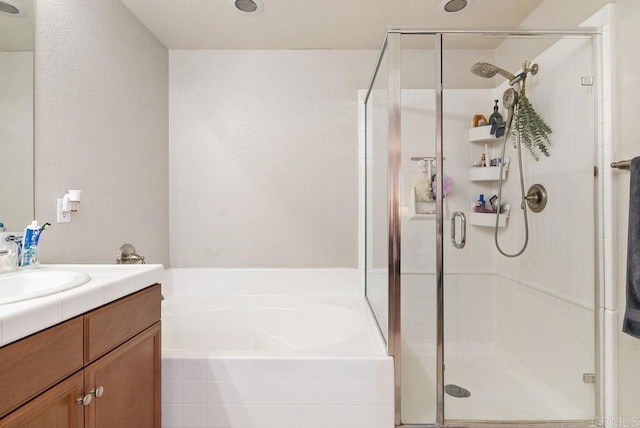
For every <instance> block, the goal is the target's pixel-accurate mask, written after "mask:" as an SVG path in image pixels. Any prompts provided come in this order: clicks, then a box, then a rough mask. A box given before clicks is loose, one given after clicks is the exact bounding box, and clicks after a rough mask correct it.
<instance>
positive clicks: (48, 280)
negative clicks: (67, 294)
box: [0, 269, 91, 305]
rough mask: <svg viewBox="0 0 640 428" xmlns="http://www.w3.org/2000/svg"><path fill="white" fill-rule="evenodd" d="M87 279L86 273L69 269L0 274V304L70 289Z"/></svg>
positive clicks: (88, 278)
mask: <svg viewBox="0 0 640 428" xmlns="http://www.w3.org/2000/svg"><path fill="white" fill-rule="evenodd" d="M89 280H91V277H90V276H89V275H87V274H86V273H84V272H75V271H71V270H49V269H34V270H23V271H19V272H16V273H11V274H7V275H0V305H4V304H6V303H15V302H22V301H24V300H29V299H35V298H36V297H43V296H48V295H50V294H55V293H59V292H61V291H65V290H70V289H72V288H75V287H79V286H81V285H83V284H86V283H87V282H89Z"/></svg>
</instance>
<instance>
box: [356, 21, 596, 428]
mask: <svg viewBox="0 0 640 428" xmlns="http://www.w3.org/2000/svg"><path fill="white" fill-rule="evenodd" d="M599 37H600V35H599V34H598V33H597V31H596V30H593V29H579V30H570V31H535V32H533V31H482V32H469V31H431V30H415V29H413V30H403V29H392V30H389V31H388V33H387V35H386V37H385V41H384V44H383V47H382V49H381V52H380V55H379V59H378V62H377V64H376V67H375V72H374V74H373V78H372V80H371V84H370V87H369V88H368V90H367V92H366V95H365V96H364V102H363V103H362V106H361V108H362V109H363V110H364V114H363V115H362V119H361V123H360V127H361V135H363V136H364V156H363V165H362V168H363V171H364V172H363V174H362V177H363V181H364V183H363V185H364V189H366V190H365V197H364V199H365V200H364V206H365V207H364V208H365V209H364V221H365V228H364V234H365V244H364V253H365V255H364V260H365V266H366V268H365V282H366V297H367V300H368V302H369V305H370V307H371V309H372V312H373V314H374V317H375V318H376V321H377V323H378V326H379V328H380V331H381V333H382V335H383V337H384V340H385V342H386V345H387V350H388V353H389V355H392V356H393V357H394V367H395V415H396V416H395V417H396V425H415V426H447V425H450V426H472V425H473V426H475V425H478V424H479V425H482V424H484V425H488V426H495V424H496V423H498V422H499V423H500V424H501V426H528V425H532V424H534V425H536V426H537V425H549V426H591V424H590V421H591V420H592V418H594V417H595V416H597V415H598V414H599V412H600V402H599V393H598V391H597V388H596V383H597V382H598V379H599V376H600V373H599V371H600V370H599V357H598V355H599V345H598V344H599V341H600V338H599V334H598V331H599V330H598V328H597V326H598V325H599V319H598V318H599V317H598V311H597V310H596V309H597V308H598V307H599V306H600V301H599V300H600V299H599V294H598V292H597V281H596V278H597V266H598V263H597V260H598V258H597V257H598V254H597V245H596V242H597V238H598V237H597V212H598V211H597V209H598V208H597V205H596V189H597V188H596V178H595V177H594V167H595V166H597V165H598V163H599V162H601V156H600V154H599V152H598V150H597V148H598V147H599V145H598V135H599V134H598V126H597V118H596V107H597V106H596V102H597V100H598V99H599V97H598V90H599V88H598V78H599V76H600V74H601V73H600V70H599V69H600V65H599V64H600V62H599V61H600V59H599V56H600V53H599V50H598V46H599ZM478 63H479V65H476V64H478ZM533 64H537V67H535V68H536V70H535V73H534V72H531V71H532V70H533V68H534V67H533ZM472 68H474V72H472V71H471V70H472ZM523 71H524V72H526V74H525V75H526V77H523V74H522V73H523ZM527 71H528V72H527ZM514 98H515V99H517V103H514ZM496 105H497V106H498V108H497V112H498V113H499V114H500V116H499V117H498V118H497V120H496V122H497V123H496V124H495V126H492V125H491V124H489V125H487V123H488V122H489V121H490V118H492V119H493V118H495V117H496V116H493V117H492V116H491V114H492V113H493V112H494V106H496ZM510 107H511V108H510ZM527 109H528V110H527ZM531 111H534V112H535V114H536V115H537V119H536V118H535V117H534V116H532V113H531ZM526 113H529V114H528V115H527V114H526ZM532 117H533V118H534V119H535V120H539V121H538V122H535V123H533V124H530V123H529V122H533V121H534V119H532ZM510 120H511V123H512V126H511V127H509V121H510ZM492 121H493V120H492ZM542 123H543V124H545V125H546V126H547V127H548V129H547V130H546V131H545V130H544V129H543V130H542V131H540V127H543V125H542ZM529 125H530V127H529V128H527V126H529ZM536 127H537V128H536ZM492 128H493V129H492ZM509 128H511V130H512V132H508V135H507V137H508V138H507V140H506V141H505V139H504V138H505V137H504V136H500V134H501V133H502V132H504V131H508V130H509ZM527 132H530V133H532V135H527ZM496 134H497V135H498V136H499V137H496ZM545 135H546V136H547V137H548V140H544V137H545ZM541 139H542V140H541ZM503 146H504V152H503ZM530 146H533V147H530ZM518 147H520V150H518ZM541 149H542V151H541ZM545 151H547V152H548V156H547V155H546V154H545ZM536 158H537V159H536ZM533 185H539V187H537V188H534V190H532V191H531V192H529V189H530V188H531V186H533ZM535 189H537V191H536V190H535ZM540 189H542V190H540ZM532 192H533V193H532ZM498 196H500V197H498ZM523 196H524V197H523ZM543 199H544V200H543ZM529 205H531V207H532V208H530V207H529ZM540 208H542V209H540ZM525 212H526V218H525ZM498 213H499V216H498ZM497 217H498V218H497ZM496 242H497V243H498V245H500V248H501V250H502V252H503V253H506V254H507V255H514V254H516V253H518V252H519V251H521V250H522V249H523V247H524V251H522V254H520V255H519V256H516V257H510V256H505V255H503V254H502V253H501V252H500V251H498V249H497V247H496Z"/></svg>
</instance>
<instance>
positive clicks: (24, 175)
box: [0, 0, 35, 231]
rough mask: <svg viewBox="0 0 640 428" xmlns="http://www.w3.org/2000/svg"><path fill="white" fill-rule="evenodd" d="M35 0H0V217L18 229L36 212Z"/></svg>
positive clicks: (8, 226)
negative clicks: (34, 182)
mask: <svg viewBox="0 0 640 428" xmlns="http://www.w3.org/2000/svg"><path fill="white" fill-rule="evenodd" d="M34 22H35V8H34V0H0V159H1V162H0V222H2V223H3V224H4V226H5V227H6V229H7V231H21V230H22V229H23V228H24V227H25V225H27V224H28V223H29V222H30V221H31V220H33V217H34V197H33V195H34V190H33V43H34Z"/></svg>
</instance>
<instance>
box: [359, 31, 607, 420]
mask: <svg viewBox="0 0 640 428" xmlns="http://www.w3.org/2000/svg"><path fill="white" fill-rule="evenodd" d="M474 34H475V35H478V36H523V37H527V36H550V37H564V36H590V37H591V38H592V51H593V62H594V65H593V69H594V72H595V73H596V74H597V75H598V76H601V75H602V70H601V69H600V68H601V67H602V64H601V60H600V55H601V46H602V41H601V31H600V30H599V29H597V28H587V27H585V28H580V29H550V30H539V29H522V28H521V29H514V30H482V31H473V30H452V29H450V30H442V29H416V28H390V29H388V30H387V33H386V35H385V37H384V41H383V43H382V47H381V49H380V53H379V56H378V59H377V61H376V65H375V69H374V72H373V75H372V77H371V80H370V84H369V86H368V89H367V94H366V96H365V98H364V105H365V121H366V120H368V115H367V113H366V110H367V109H366V105H367V102H368V101H369V97H370V96H371V92H372V90H373V87H374V84H375V81H376V78H377V76H378V71H379V69H380V66H381V64H382V62H383V59H384V56H385V54H386V55H387V58H386V61H387V110H388V134H387V150H388V165H387V170H388V176H387V209H388V237H389V240H388V269H389V270H388V300H389V305H388V331H387V332H386V333H387V335H386V337H387V353H388V355H390V356H392V357H393V358H394V379H395V381H394V397H395V398H394V408H395V425H396V426H400V425H402V420H401V351H402V350H401V329H400V322H401V308H400V297H401V264H400V260H401V254H400V244H401V242H400V241H401V218H402V217H401V209H402V207H401V192H400V187H401V157H400V156H401V141H402V140H401V122H400V120H401V91H402V86H401V65H402V58H401V52H402V49H401V38H402V35H426V36H434V37H435V44H434V53H435V59H436V67H435V107H436V118H435V128H436V129H435V132H436V183H437V186H438V188H437V190H436V286H437V297H436V298H437V303H436V306H437V326H436V330H437V347H436V353H437V356H436V364H437V374H436V422H435V424H425V425H403V426H407V427H415V428H419V427H425V428H426V427H457V428H473V427H489V426H495V425H496V421H487V422H482V421H447V420H445V417H444V416H445V411H444V255H443V251H444V250H443V248H444V247H443V245H444V228H443V224H444V218H443V189H442V185H443V160H444V159H443V137H444V135H443V114H444V112H443V84H442V78H443V74H442V73H443V71H442V65H443V57H442V55H443V45H442V42H443V37H444V36H446V35H474ZM595 81H596V83H595V88H594V90H595V91H596V92H598V91H601V84H600V83H599V80H598V79H595ZM595 98H598V97H595ZM595 110H597V109H595V108H594V118H595ZM594 123H595V124H596V125H595V126H596V130H594V132H595V133H596V134H597V126H598V123H597V121H596V120H594ZM597 141H598V140H597V135H595V136H594V145H596V143H597ZM365 146H366V144H365ZM595 161H596V162H597V163H598V164H601V163H602V156H601V154H599V153H598V152H597V150H596V155H595ZM365 177H366V174H365ZM595 191H597V185H596V187H595ZM594 204H595V206H594V208H595V211H594V229H595V231H596V233H595V234H594V236H595V240H594V246H595V247H594V248H595V253H594V310H593V312H594V345H595V346H594V354H595V355H594V363H595V367H594V370H595V377H596V384H595V388H596V389H595V403H594V404H595V414H594V416H595V417H601V416H602V415H603V412H604V410H603V400H602V393H603V392H602V391H603V387H602V368H601V363H602V361H601V360H602V358H601V350H602V349H603V341H604V338H603V333H602V332H601V322H602V320H601V318H602V317H601V315H600V310H599V309H600V307H601V296H600V287H599V281H598V278H599V260H600V259H601V257H602V255H601V254H600V247H599V245H598V217H599V213H601V209H600V207H599V205H598V199H597V198H595V195H594ZM366 206H367V204H366V200H365V210H366ZM366 219H367V214H366V213H365V222H366V221H367V220H366ZM366 227H367V226H365V228H366ZM365 230H366V229H365ZM365 239H366V233H365ZM366 247H367V245H366V244H365V260H366V257H367V255H366V252H367V251H366ZM365 266H367V264H366V263H365ZM365 271H366V267H365ZM365 277H366V275H365ZM365 281H366V278H365ZM367 301H368V298H367ZM374 317H375V313H374ZM600 420H602V419H600ZM499 424H500V427H503V428H509V427H511V428H519V427H523V428H525V427H526V428H534V427H544V428H551V427H585V428H586V427H593V426H594V425H593V424H592V422H591V421H576V422H572V421H564V422H563V421H542V420H539V421H520V422H499Z"/></svg>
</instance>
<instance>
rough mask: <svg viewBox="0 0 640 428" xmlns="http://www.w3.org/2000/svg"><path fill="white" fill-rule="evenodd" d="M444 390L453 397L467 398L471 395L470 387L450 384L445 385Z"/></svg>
mask: <svg viewBox="0 0 640 428" xmlns="http://www.w3.org/2000/svg"><path fill="white" fill-rule="evenodd" d="M444 392H446V393H447V394H449V395H450V396H452V397H456V398H467V397H471V392H469V390H468V389H465V388H463V387H461V386H458V385H454V384H449V385H445V386H444Z"/></svg>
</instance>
